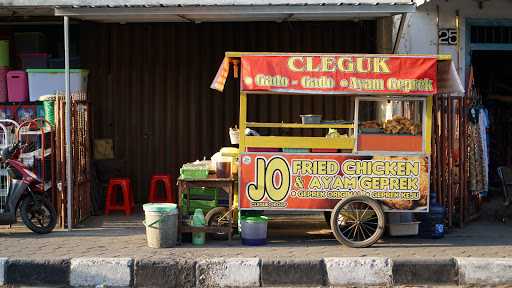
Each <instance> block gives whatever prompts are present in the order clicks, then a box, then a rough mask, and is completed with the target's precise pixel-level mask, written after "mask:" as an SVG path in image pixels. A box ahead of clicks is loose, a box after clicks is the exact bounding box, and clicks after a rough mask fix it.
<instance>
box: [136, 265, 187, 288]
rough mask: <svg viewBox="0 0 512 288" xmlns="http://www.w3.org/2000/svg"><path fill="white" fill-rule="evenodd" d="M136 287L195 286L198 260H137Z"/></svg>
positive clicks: (185, 287)
mask: <svg viewBox="0 0 512 288" xmlns="http://www.w3.org/2000/svg"><path fill="white" fill-rule="evenodd" d="M133 277H134V286H135V287H184V288H188V287H194V286H195V284H196V262H195V261H190V260H173V259H165V260H145V259H141V260H137V261H136V262H135V269H134V276H133Z"/></svg>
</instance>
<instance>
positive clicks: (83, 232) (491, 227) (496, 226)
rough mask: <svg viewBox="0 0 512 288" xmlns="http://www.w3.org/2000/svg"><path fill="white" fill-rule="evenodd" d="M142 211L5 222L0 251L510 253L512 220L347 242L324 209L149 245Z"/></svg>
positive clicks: (192, 255)
mask: <svg viewBox="0 0 512 288" xmlns="http://www.w3.org/2000/svg"><path fill="white" fill-rule="evenodd" d="M142 217H143V216H142V215H137V216H131V217H124V216H121V215H115V216H109V217H92V218H91V219H90V220H89V221H87V222H86V223H85V224H84V225H83V226H82V227H81V228H77V229H75V230H73V231H72V232H67V231H59V230H57V231H54V232H53V233H50V234H48V235H36V234H34V233H32V232H30V231H29V230H28V229H26V228H25V227H24V226H21V225H20V226H16V227H14V228H11V229H9V228H0V237H1V238H2V241H0V257H16V258H38V259H41V258H49V257H50V258H55V257H68V258H71V257H131V258H144V259H162V258H183V259H194V260H197V259H199V258H211V257H259V258H262V259H280V258H282V259H289V258H295V259H321V258H325V257H349V256H373V257H388V258H392V259H397V258H415V257H421V258H425V257H427V258H448V257H493V258H502V257H511V258H512V225H510V224H501V223H490V222H475V223H471V224H469V225H467V226H466V227H465V228H464V229H462V230H459V229H456V230H453V231H451V232H450V233H448V234H447V235H446V237H445V238H443V239H439V240H433V239H421V238H414V237H413V238H409V237H408V238H396V237H393V238H391V237H385V238H384V239H383V240H381V241H380V242H378V243H376V244H375V245H374V246H372V247H370V248H364V249H353V248H348V247H345V246H342V245H341V244H339V243H338V242H337V241H336V240H335V239H334V237H333V235H332V234H331V232H330V229H329V227H328V226H327V224H326V223H325V222H324V220H323V217H322V216H321V215H318V216H316V215H314V216H303V217H298V216H293V217H290V216H287V217H282V216H281V217H279V216H277V217H273V219H274V220H272V222H271V223H270V224H269V240H270V243H269V245H267V246H262V247H247V246H242V245H241V244H240V241H239V240H236V239H235V240H233V241H232V242H231V243H229V242H228V241H210V240H208V241H207V245H206V246H202V247H195V246H192V245H191V244H190V243H185V244H183V245H181V246H178V247H175V248H170V249H152V248H148V247H147V246H146V240H145V228H144V226H143V225H142V220H143V218H142Z"/></svg>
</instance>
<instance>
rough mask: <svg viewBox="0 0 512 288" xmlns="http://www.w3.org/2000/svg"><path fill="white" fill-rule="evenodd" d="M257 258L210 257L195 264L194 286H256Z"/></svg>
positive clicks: (257, 275)
mask: <svg viewBox="0 0 512 288" xmlns="http://www.w3.org/2000/svg"><path fill="white" fill-rule="evenodd" d="M260 272H261V268H260V259H259V258H226V259H224V258H211V259H205V260H202V261H199V262H198V263H197V265H196V287H258V286H260Z"/></svg>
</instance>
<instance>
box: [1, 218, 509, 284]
mask: <svg viewBox="0 0 512 288" xmlns="http://www.w3.org/2000/svg"><path fill="white" fill-rule="evenodd" d="M273 219H274V220H273V221H272V222H271V223H270V227H269V240H270V243H269V244H268V245H267V246H262V247H247V246H242V245H240V242H239V241H238V240H234V241H232V242H231V243H230V242H227V241H207V245H206V246H203V247H194V246H192V245H191V244H183V245H181V246H178V247H175V248H169V249H151V248H148V247H146V241H145V235H144V233H145V231H144V226H143V225H142V215H137V216H132V217H124V216H111V217H93V218H91V219H90V220H89V221H87V222H86V223H85V224H84V225H83V227H80V228H77V229H75V230H74V231H72V232H66V231H55V232H53V233H51V234H49V235H42V236H41V235H36V234H33V233H31V232H30V231H28V230H27V229H26V228H24V227H23V226H17V227H14V228H12V229H8V228H5V229H0V237H2V241H1V242H0V285H1V284H8V285H22V286H25V285H29V286H62V287H68V286H74V287H91V286H96V285H106V286H116V287H117V286H119V287H133V286H135V287H162V286H165V287H225V286H229V287H262V286H263V287H267V286H279V287H297V286H306V287H322V286H329V287H338V286H343V287H345V286H377V287H384V286H387V287H389V286H392V285H435V286H436V287H437V286H439V285H443V286H453V285H457V284H461V285H466V286H467V285H470V286H480V285H486V286H496V285H510V284H512V245H511V244H512V227H511V226H510V225H505V224H498V223H486V222H477V223H473V224H471V225H468V226H467V227H466V228H465V229H463V230H454V231H452V232H451V233H449V234H448V235H447V236H446V237H445V238H443V239H439V240H432V239H420V238H414V237H413V238H389V237H388V238H384V239H383V240H382V241H380V242H379V243H377V244H376V245H374V246H372V247H370V248H364V249H353V248H348V247H345V246H342V245H340V244H338V242H337V241H336V240H334V238H333V236H332V235H331V233H330V231H329V228H328V226H327V224H326V223H325V222H324V221H323V217H322V216H321V215H318V216H317V215H314V216H300V217H298V216H293V217H290V216H286V217H283V216H274V217H273Z"/></svg>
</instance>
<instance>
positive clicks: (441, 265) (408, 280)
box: [393, 259, 459, 285]
mask: <svg viewBox="0 0 512 288" xmlns="http://www.w3.org/2000/svg"><path fill="white" fill-rule="evenodd" d="M458 274H459V273H458V270H457V263H455V259H397V260H393V281H394V284H422V285H424V284H447V283H450V284H457V279H458Z"/></svg>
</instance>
